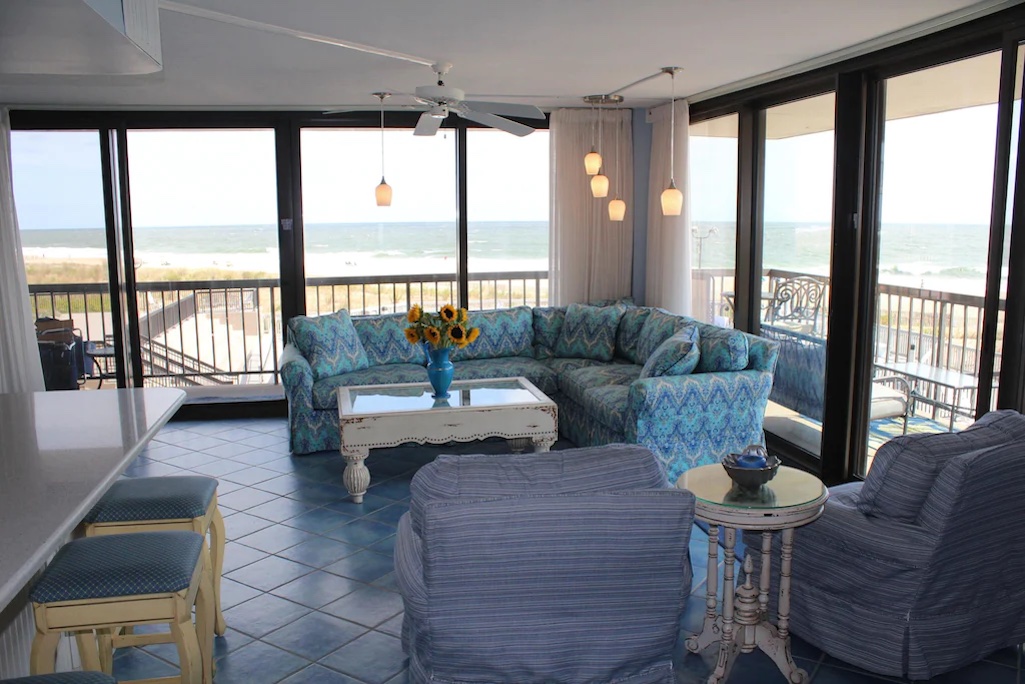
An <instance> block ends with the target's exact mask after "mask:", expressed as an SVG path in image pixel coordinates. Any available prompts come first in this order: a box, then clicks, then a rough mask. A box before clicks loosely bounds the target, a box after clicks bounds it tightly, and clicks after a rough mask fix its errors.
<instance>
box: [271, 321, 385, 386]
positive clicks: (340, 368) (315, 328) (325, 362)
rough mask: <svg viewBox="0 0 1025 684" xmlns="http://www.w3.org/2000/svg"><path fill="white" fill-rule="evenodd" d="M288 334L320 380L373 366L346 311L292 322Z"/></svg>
mask: <svg viewBox="0 0 1025 684" xmlns="http://www.w3.org/2000/svg"><path fill="white" fill-rule="evenodd" d="M288 332H289V336H290V337H291V339H292V341H293V342H294V343H295V346H297V347H298V348H299V351H301V352H302V354H303V356H305V357H306V359H307V361H309V362H310V368H312V369H313V377H314V378H316V379H317V380H319V379H321V378H326V377H330V376H332V375H338V374H340V373H348V372H349V371H354V370H359V369H361V368H366V367H367V366H369V365H370V364H369V362H368V361H367V353H366V351H364V349H363V344H362V343H361V342H360V341H359V335H357V334H356V328H355V327H354V326H353V324H352V319H351V318H350V317H349V312H348V311H346V310H345V309H342V310H341V311H338V312H335V313H333V314H328V315H326V316H296V317H295V318H292V319H291V320H289V321H288Z"/></svg>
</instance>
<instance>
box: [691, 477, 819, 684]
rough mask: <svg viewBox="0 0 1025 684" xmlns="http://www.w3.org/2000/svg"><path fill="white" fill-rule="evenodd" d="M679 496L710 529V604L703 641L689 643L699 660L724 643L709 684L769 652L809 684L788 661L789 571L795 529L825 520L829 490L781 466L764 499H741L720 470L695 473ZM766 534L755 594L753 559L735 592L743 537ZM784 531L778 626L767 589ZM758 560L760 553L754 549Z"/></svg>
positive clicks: (791, 678)
mask: <svg viewBox="0 0 1025 684" xmlns="http://www.w3.org/2000/svg"><path fill="white" fill-rule="evenodd" d="M676 486H677V487H678V488H680V489H687V490H689V491H691V492H693V493H694V497H695V506H694V517H696V518H698V519H699V520H704V521H705V522H707V523H708V580H707V582H708V585H707V592H706V597H705V623H704V627H703V628H702V630H701V633H700V634H695V635H693V636H691V637H690V638H689V639H687V642H686V646H687V650H688V651H690V652H691V653H699V652H701V651H703V650H705V649H706V648H707V647H709V646H711V645H712V644H714V643H716V642H719V656H718V658H717V660H716V665H715V670H714V671H713V672H712V674H711V675H710V676H709V677H708V684H720V683H721V682H725V681H726V679H727V678H728V677H729V676H730V670H731V669H732V667H733V662H734V660H736V656H737V654H738V653H750V652H751V651H753V650H755V649H756V648H757V649H761V650H762V651H764V652H765V653H766V654H767V655H768V656H769V657H770V658H772V660H773V662H775V663H776V666H777V667H779V669H780V671H781V672H782V673H783V675H784V676H785V677H786V678H787V681H788V682H791V684H802V683H803V682H806V681H808V673H806V672H805V671H804V670H802V669H800V668H799V667H797V665H796V664H795V663H794V659H793V657H792V656H791V653H790V566H791V562H792V559H793V549H794V528H796V527H800V526H801V525H806V524H808V523H810V522H812V521H813V520H815V519H816V518H818V517H819V516H820V515H822V507H823V504H825V502H826V499H827V498H828V497H829V490H827V489H826V488H825V487H824V486H823V485H822V481H821V480H819V478H817V477H815V476H814V475H811V474H809V473H806V472H803V471H801V470H797V469H795V468H788V467H786V466H780V469H779V471H778V472H777V473H776V477H774V478H773V479H772V481H771V482H769V484H768V485H766V486H765V487H763V488H762V491H761V492H760V494H759V496H757V497H753V496H738V493H737V490H735V489H733V488H732V486H733V481H732V480H731V479H730V476H729V475H727V474H726V471H725V470H724V469H723V467H722V464H721V463H714V464H712V465H706V466H700V467H698V468H692V469H690V470H688V471H687V472H685V473H684V474H683V475H681V476H680V479H679V480H677V481H676ZM719 527H722V528H724V530H723V532H724V534H723V536H724V538H725V539H724V542H725V543H724V547H725V548H724V568H723V598H722V614H719V612H718V611H717V607H718V601H717V596H716V593H717V587H716V584H717V581H718V576H719V573H718V566H719ZM738 529H744V530H759V531H761V532H762V548H761V572H760V574H759V577H758V580H757V586H756V585H755V583H754V581H753V580H752V577H751V574H752V572H753V570H754V567H753V565H754V564H753V563H752V562H751V556H750V555H748V557H747V558H746V559H745V561H744V564H743V569H744V572H745V574H746V575H747V577H746V579H745V581H744V582H743V583H742V584H741V585H740V586H736V585H735V584H734V563H735V561H736V554H735V552H734V547H735V545H736V542H737V530H738ZM774 530H781V532H780V537H781V539H780V541H781V545H780V546H781V551H780V577H779V605H778V608H777V611H776V622H775V623H773V622H772V621H771V620H770V619H769V615H768V612H769V610H768V607H769V586H770V584H771V583H770V575H769V573H770V572H771V567H772V564H771V555H772V533H773V531H774ZM752 551H753V552H755V553H757V552H758V550H757V549H752Z"/></svg>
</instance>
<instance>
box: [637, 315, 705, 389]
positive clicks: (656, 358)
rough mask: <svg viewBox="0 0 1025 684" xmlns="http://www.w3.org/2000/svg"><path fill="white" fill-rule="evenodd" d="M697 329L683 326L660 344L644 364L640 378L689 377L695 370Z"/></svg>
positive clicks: (693, 326)
mask: <svg viewBox="0 0 1025 684" xmlns="http://www.w3.org/2000/svg"><path fill="white" fill-rule="evenodd" d="M698 337H699V335H698V327H697V326H696V325H685V326H683V328H681V329H680V331H679V332H677V333H674V334H673V335H672V336H670V337H669V339H667V340H666V341H665V342H663V343H662V344H660V345H659V346H658V348H657V349H655V351H654V352H652V354H651V356H649V357H648V360H647V361H645V362H644V367H643V368H642V369H641V374H640V377H642V378H655V377H659V376H662V375H689V374H690V373H692V372H693V371H694V369H695V368H697V365H698V359H699V351H698Z"/></svg>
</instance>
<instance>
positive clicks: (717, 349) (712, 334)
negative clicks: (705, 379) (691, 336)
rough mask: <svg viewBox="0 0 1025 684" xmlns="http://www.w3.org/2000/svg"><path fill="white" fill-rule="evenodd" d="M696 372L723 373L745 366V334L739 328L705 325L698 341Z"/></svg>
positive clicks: (738, 369)
mask: <svg viewBox="0 0 1025 684" xmlns="http://www.w3.org/2000/svg"><path fill="white" fill-rule="evenodd" d="M698 348H699V349H700V356H699V358H698V366H697V368H695V369H694V370H695V372H697V373H723V372H734V371H742V370H744V369H745V368H747V361H748V359H747V335H745V334H744V333H743V332H741V331H740V330H730V329H729V328H717V327H715V326H705V332H704V333H703V334H702V335H701V339H700V340H699V341H698Z"/></svg>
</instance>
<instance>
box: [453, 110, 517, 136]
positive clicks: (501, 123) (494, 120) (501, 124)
mask: <svg viewBox="0 0 1025 684" xmlns="http://www.w3.org/2000/svg"><path fill="white" fill-rule="evenodd" d="M455 112H456V114H458V115H459V116H461V117H463V118H464V119H469V120H470V121H474V122H476V123H479V124H484V125H485V126H490V127H491V128H497V129H498V130H500V131H505V132H506V133H512V134H513V135H518V136H520V137H521V138H522V137H523V136H525V135H530V134H531V133H533V132H534V129H533V128H531V127H530V126H524V125H523V124H521V123H517V122H515V121H510V120H509V119H503V118H502V117H500V116H495V115H494V114H488V113H487V112H475V111H473V110H472V109H465V108H462V107H461V108H459V109H457V110H455Z"/></svg>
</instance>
